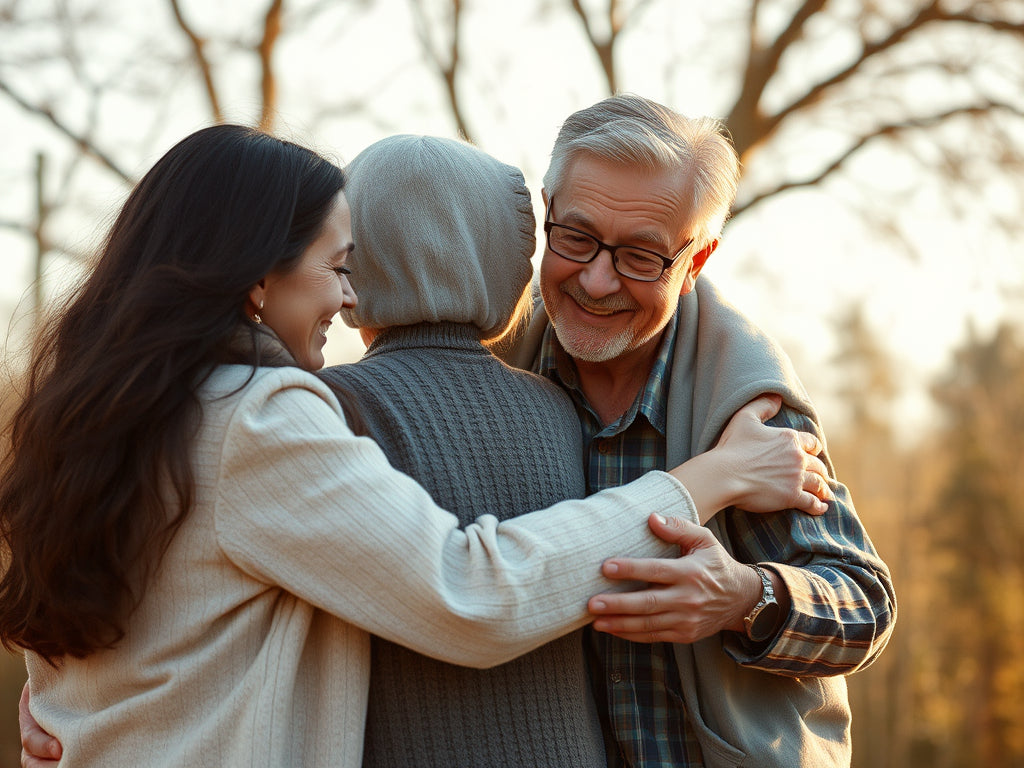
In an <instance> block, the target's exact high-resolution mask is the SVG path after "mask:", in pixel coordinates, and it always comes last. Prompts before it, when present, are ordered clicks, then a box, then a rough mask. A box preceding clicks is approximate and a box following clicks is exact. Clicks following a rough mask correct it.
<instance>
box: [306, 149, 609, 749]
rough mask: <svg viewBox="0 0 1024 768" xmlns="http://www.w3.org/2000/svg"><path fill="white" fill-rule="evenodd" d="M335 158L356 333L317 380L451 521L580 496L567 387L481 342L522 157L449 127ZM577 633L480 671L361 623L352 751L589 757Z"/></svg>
mask: <svg viewBox="0 0 1024 768" xmlns="http://www.w3.org/2000/svg"><path fill="white" fill-rule="evenodd" d="M346 173H347V174H348V176H349V180H348V185H347V187H346V192H347V195H348V199H349V204H350V206H351V210H352V230H353V241H354V243H355V248H354V250H353V251H352V253H351V254H350V256H349V260H348V266H349V267H350V268H351V269H352V275H351V281H352V284H353V286H354V287H355V289H356V291H357V292H358V294H359V303H358V304H357V305H356V306H355V307H351V308H349V310H347V311H345V312H344V313H343V317H344V319H345V321H346V322H347V323H348V324H349V325H352V326H354V327H357V328H360V329H361V331H362V335H363V338H364V340H366V341H368V343H369V348H368V350H367V352H366V355H365V356H364V357H363V358H362V359H361V360H360V361H359V362H358V363H354V364H351V365H343V366H336V367H333V368H328V369H325V370H324V371H322V372H321V374H320V375H321V377H322V378H323V380H324V381H326V382H327V383H328V385H330V386H331V387H332V388H333V389H335V391H339V392H344V393H345V396H346V397H348V398H349V400H350V401H351V402H352V403H353V404H354V405H355V406H356V408H357V410H358V411H359V413H360V415H361V417H362V419H363V421H364V430H365V432H366V433H367V434H369V435H370V436H371V437H373V438H374V439H375V440H376V441H377V442H378V443H379V444H380V446H381V448H382V449H383V450H384V452H385V454H386V455H387V457H388V459H389V461H390V462H391V463H392V464H393V465H394V466H395V467H396V468H397V469H400V470H401V471H403V472H405V473H407V474H409V475H410V476H412V477H413V478H415V479H416V480H418V481H419V482H420V483H422V484H423V485H424V487H426V489H427V490H428V491H429V492H430V493H431V495H432V496H433V497H434V499H435V500H436V501H437V502H438V503H439V504H443V505H445V506H446V508H448V509H450V510H451V511H452V512H453V513H455V514H456V515H457V516H458V517H459V518H460V520H461V521H462V522H463V523H469V522H471V521H472V520H473V519H475V518H476V517H477V516H478V515H481V514H488V513H489V514H493V515H495V516H497V517H498V518H499V519H506V518H508V517H513V516H516V515H519V514H522V513H525V512H528V511H530V510H532V509H538V508H541V507H544V506H548V505H549V504H550V503H552V502H555V501H560V500H562V499H566V498H580V497H582V496H583V495H584V493H585V488H584V483H583V472H582V467H583V459H582V453H581V441H580V426H579V421H578V419H577V417H576V413H575V410H574V408H573V406H572V403H571V401H570V400H569V398H568V396H567V395H566V394H565V393H564V392H562V391H561V390H560V389H559V388H557V387H556V386H554V385H553V384H551V382H549V381H547V380H546V379H543V378H541V377H539V376H536V375H534V374H532V373H528V372H525V371H520V370H516V369H513V368H510V367H509V366H507V365H505V364H504V363H502V362H501V361H499V360H498V359H497V358H496V357H495V356H494V355H493V354H491V352H490V351H488V349H487V348H486V347H485V346H484V343H483V342H490V341H493V340H496V339H501V338H502V337H504V336H505V335H507V334H509V333H510V331H511V329H513V328H514V326H515V324H516V323H515V320H516V318H517V317H518V316H519V315H520V312H521V310H522V309H523V308H524V307H528V301H529V292H528V287H529V282H530V278H531V275H532V272H533V269H532V266H531V263H530V257H531V256H532V255H533V250H534V246H535V234H534V233H535V227H536V223H535V218H534V215H533V208H532V206H531V204H530V194H529V191H528V190H527V188H526V186H525V184H524V182H523V177H522V174H521V173H520V172H519V171H518V170H517V169H516V168H513V167H512V166H509V165H505V164H504V163H501V162H499V161H498V160H496V159H495V158H493V157H491V156H490V155H488V154H486V153H484V152H482V151H481V150H479V149H477V148H475V147H473V146H471V145H469V144H467V143H465V142H460V141H454V140H450V139H443V138H435V137H430V136H408V135H404V136H393V137H390V138H387V139H384V140H382V141H379V142H377V143H376V144H373V145H371V146H370V147H368V148H367V149H366V150H364V151H363V152H362V153H360V154H359V155H358V156H357V157H356V158H355V159H354V160H353V161H352V162H351V163H350V165H349V166H348V168H347V169H346ZM371 524H372V522H371V521H368V523H367V526H368V527H370V526H371ZM580 633H581V630H580V631H577V632H574V633H572V634H569V635H567V636H565V637H562V638H560V639H559V640H556V641H554V642H552V643H549V644H548V645H545V646H542V647H541V648H539V649H537V650H535V651H533V652H532V653H529V654H527V655H525V656H522V657H520V658H519V659H516V660H514V661H512V662H509V663H507V664H503V665H501V666H499V667H496V668H493V669H489V670H479V669H468V668H463V667H457V666H454V665H451V664H445V663H442V662H440V661H436V660H434V659H431V658H428V657H427V656H423V655H420V654H418V653H415V652H413V651H410V650H408V649H406V648H403V647H401V646H399V645H397V644H394V643H391V642H388V641H386V640H383V639H381V638H376V637H375V638H374V639H373V647H372V668H371V673H370V678H371V680H372V685H371V690H370V703H369V711H368V720H367V728H366V746H365V752H364V761H363V765H364V767H371V768H372V767H374V766H395V765H409V766H412V765H445V766H464V767H465V768H471V767H472V766H479V765H502V766H524V767H525V766H536V765H604V763H605V750H604V740H603V736H602V733H601V726H600V720H599V718H598V715H597V710H596V707H595V705H594V700H593V697H592V696H591V694H590V691H589V687H588V686H589V683H588V677H587V669H586V661H585V658H584V651H583V643H582V638H581V634H580Z"/></svg>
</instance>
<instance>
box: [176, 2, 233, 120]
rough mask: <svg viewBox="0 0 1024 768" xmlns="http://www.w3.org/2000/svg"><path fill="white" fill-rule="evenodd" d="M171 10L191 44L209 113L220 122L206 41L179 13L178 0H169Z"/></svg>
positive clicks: (219, 111) (221, 115)
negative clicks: (204, 90)
mask: <svg viewBox="0 0 1024 768" xmlns="http://www.w3.org/2000/svg"><path fill="white" fill-rule="evenodd" d="M170 2H171V10H172V11H173V12H174V19H175V21H177V22H178V26H179V27H180V28H181V31H182V32H184V33H185V36H186V37H188V39H189V42H190V43H191V44H192V54H193V56H194V57H195V62H196V66H197V67H199V72H200V74H201V75H202V76H203V85H204V86H205V88H206V98H207V100H208V101H209V102H210V111H211V112H212V113H213V120H214V122H217V123H219V122H222V121H223V119H224V114H223V112H222V111H221V107H220V99H219V98H218V96H217V88H216V86H215V85H214V82H213V69H212V68H211V66H210V61H209V59H207V58H206V50H205V49H206V40H204V39H203V38H201V37H200V36H199V35H198V34H196V32H195V30H193V29H192V27H191V25H190V24H189V23H188V22H187V21H186V20H185V17H184V15H183V14H182V12H181V4H180V2H179V0H170Z"/></svg>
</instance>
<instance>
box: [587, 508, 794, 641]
mask: <svg viewBox="0 0 1024 768" xmlns="http://www.w3.org/2000/svg"><path fill="white" fill-rule="evenodd" d="M650 526H651V530H652V531H654V533H655V534H656V535H657V536H658V537H659V538H661V539H663V540H665V541H668V542H672V543H676V544H679V546H680V548H681V550H682V556H681V557H679V558H677V559H674V560H673V559H635V558H615V559H612V560H608V561H606V562H605V563H604V565H603V566H602V572H603V573H604V575H605V576H607V577H608V578H610V579H631V580H634V581H646V582H649V583H650V586H649V587H648V588H646V589H641V590H639V591H637V592H623V593H620V594H613V593H606V594H600V595H597V596H596V597H593V598H591V599H590V602H589V603H588V604H587V608H588V609H589V611H590V612H591V613H592V614H594V615H596V616H598V618H597V619H596V620H595V621H594V629H596V630H598V631H600V632H607V633H609V634H612V635H615V636H616V637H621V638H622V639H624V640H631V641H633V642H635V643H657V642H667V643H693V642H696V641H697V640H702V639H703V638H705V637H709V636H711V635H714V634H716V633H718V632H721V631H722V630H723V629H732V630H737V631H743V617H744V616H746V615H747V614H748V613H750V611H751V609H753V607H754V606H755V605H756V604H757V601H758V600H759V599H760V597H761V580H760V579H759V578H758V576H757V574H756V573H755V572H754V570H753V569H752V568H748V567H747V566H745V565H743V564H741V563H738V562H737V561H736V560H734V559H733V558H732V557H731V556H730V555H729V553H728V552H726V550H725V548H724V547H723V546H722V545H721V543H720V542H719V541H718V539H716V538H715V536H714V534H712V533H711V531H709V530H708V529H707V528H703V527H701V526H699V525H694V524H693V523H691V522H689V521H686V520H680V519H675V518H672V519H669V520H667V521H666V520H665V519H664V518H660V517H659V516H658V515H652V516H651V519H650ZM783 591H784V590H783ZM787 597H788V595H787Z"/></svg>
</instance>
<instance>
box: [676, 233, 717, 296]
mask: <svg viewBox="0 0 1024 768" xmlns="http://www.w3.org/2000/svg"><path fill="white" fill-rule="evenodd" d="M717 247H718V239H717V238H716V239H714V240H712V241H711V242H710V243H708V244H707V245H705V246H704V247H703V248H702V249H701V250H699V251H697V253H695V254H693V259H692V260H691V261H690V270H689V272H687V274H686V277H685V278H684V279H683V284H682V286H680V288H679V295H680V296H682V295H684V294H687V293H689V292H690V291H692V290H693V286H694V284H695V283H696V282H697V275H699V274H700V271H701V270H702V269H704V265H705V264H706V263H707V261H708V259H709V258H710V257H711V254H712V253H714V252H715V248H717Z"/></svg>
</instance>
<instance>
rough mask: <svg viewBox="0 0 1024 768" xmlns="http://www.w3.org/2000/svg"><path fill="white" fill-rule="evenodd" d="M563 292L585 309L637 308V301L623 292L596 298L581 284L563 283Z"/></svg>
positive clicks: (614, 309) (628, 309)
mask: <svg viewBox="0 0 1024 768" xmlns="http://www.w3.org/2000/svg"><path fill="white" fill-rule="evenodd" d="M562 293H564V294H566V295H567V296H569V297H571V298H572V299H573V301H575V302H576V303H577V304H579V305H580V306H581V307H583V308H584V309H590V308H593V309H598V310H602V311H604V312H623V311H625V312H632V311H634V310H636V309H637V305H636V302H635V301H633V300H632V299H630V298H629V297H628V296H623V295H622V294H621V293H616V294H612V295H611V296H605V297H603V298H600V299H595V298H594V297H593V296H591V295H590V294H589V293H587V292H586V291H585V290H583V288H582V287H580V286H579V285H563V286H562Z"/></svg>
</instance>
